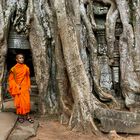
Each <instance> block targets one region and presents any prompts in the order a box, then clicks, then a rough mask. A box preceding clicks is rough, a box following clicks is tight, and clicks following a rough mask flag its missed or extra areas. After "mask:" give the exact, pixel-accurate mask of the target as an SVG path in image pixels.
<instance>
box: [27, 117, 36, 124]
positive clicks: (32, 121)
mask: <svg viewBox="0 0 140 140" xmlns="http://www.w3.org/2000/svg"><path fill="white" fill-rule="evenodd" d="M26 120H27V121H28V122H30V123H34V120H33V119H31V117H27V119H26Z"/></svg>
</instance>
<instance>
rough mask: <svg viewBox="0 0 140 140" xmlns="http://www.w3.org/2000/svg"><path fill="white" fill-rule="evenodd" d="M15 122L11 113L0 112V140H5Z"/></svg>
mask: <svg viewBox="0 0 140 140" xmlns="http://www.w3.org/2000/svg"><path fill="white" fill-rule="evenodd" d="M16 121H17V115H15V114H14V113H12V112H0V140H7V138H8V136H9V135H10V133H11V131H12V130H13V127H14V126H15V124H16Z"/></svg>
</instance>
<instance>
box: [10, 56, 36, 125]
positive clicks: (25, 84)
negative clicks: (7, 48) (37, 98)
mask: <svg viewBox="0 0 140 140" xmlns="http://www.w3.org/2000/svg"><path fill="white" fill-rule="evenodd" d="M16 62H17V64H16V65H15V66H13V67H12V68H11V70H10V74H9V77H8V83H9V88H8V90H9V93H10V94H11V96H12V97H13V98H14V105H15V107H16V114H17V115H18V121H19V122H20V123H23V122H24V120H25V118H26V120H28V121H29V122H30V123H33V122H34V121H33V120H32V119H31V117H30V116H29V112H30V71H29V68H28V66H27V65H25V64H24V56H23V54H17V55H16Z"/></svg>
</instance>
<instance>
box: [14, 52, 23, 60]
mask: <svg viewBox="0 0 140 140" xmlns="http://www.w3.org/2000/svg"><path fill="white" fill-rule="evenodd" d="M19 56H23V57H24V55H23V54H22V53H18V54H16V59H17V58H18V57H19Z"/></svg>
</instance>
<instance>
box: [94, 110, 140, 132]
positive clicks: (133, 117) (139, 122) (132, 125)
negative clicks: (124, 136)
mask: <svg viewBox="0 0 140 140" xmlns="http://www.w3.org/2000/svg"><path fill="white" fill-rule="evenodd" d="M95 114H96V117H97V118H98V119H99V120H100V123H101V124H100V127H99V129H100V130H101V131H103V132H110V131H111V130H116V132H119V133H132V134H140V114H138V113H133V112H126V111H116V110H107V109H97V110H96V112H95Z"/></svg>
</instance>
